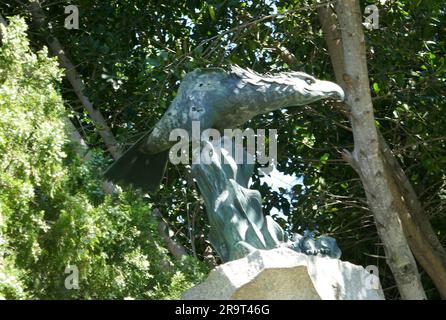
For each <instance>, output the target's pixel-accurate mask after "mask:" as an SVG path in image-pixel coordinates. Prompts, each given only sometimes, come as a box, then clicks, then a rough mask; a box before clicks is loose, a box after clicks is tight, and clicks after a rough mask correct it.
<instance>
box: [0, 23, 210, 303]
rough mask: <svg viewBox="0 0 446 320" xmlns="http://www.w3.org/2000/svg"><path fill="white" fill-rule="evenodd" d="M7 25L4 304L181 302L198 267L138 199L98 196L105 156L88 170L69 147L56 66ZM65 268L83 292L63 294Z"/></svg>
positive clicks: (2, 94) (0, 105)
mask: <svg viewBox="0 0 446 320" xmlns="http://www.w3.org/2000/svg"><path fill="white" fill-rule="evenodd" d="M10 22H11V25H10V26H9V27H8V29H7V32H6V33H4V37H3V43H2V46H1V47H0V81H1V85H2V86H1V89H0V113H1V114H2V117H1V119H0V153H1V156H0V167H1V170H0V186H1V190H2V192H1V194H0V221H1V225H0V227H1V229H0V237H1V238H0V240H1V242H0V298H24V297H27V298H121V299H122V298H178V297H179V294H180V293H181V292H182V290H184V289H185V288H187V287H188V286H190V285H191V283H193V281H197V280H198V279H200V276H201V275H202V274H203V273H202V270H201V269H200V268H202V267H200V265H199V264H197V263H196V262H194V261H193V260H192V259H189V258H185V259H184V260H182V261H173V260H172V259H170V258H169V256H168V254H167V250H166V249H165V248H164V247H163V246H162V240H161V239H159V238H158V236H157V232H156V230H157V229H156V228H157V223H158V222H157V220H156V219H155V218H154V217H153V216H152V215H151V205H150V203H148V202H147V201H145V200H144V199H143V198H142V197H141V195H140V194H138V193H135V192H133V191H127V192H121V193H119V194H117V195H115V196H110V195H105V194H104V193H103V192H102V191H101V186H100V178H99V176H98V173H99V172H101V171H102V170H103V168H102V167H101V165H102V166H103V164H104V163H105V162H104V160H103V159H102V157H103V156H102V152H96V153H95V154H94V155H93V160H91V161H90V162H89V163H88V164H84V163H83V162H82V161H81V160H80V159H79V157H77V156H76V154H75V153H73V151H72V146H70V145H69V143H68V140H67V137H66V133H65V130H64V123H65V122H64V121H65V120H64V119H65V118H66V117H67V113H66V111H65V108H64V105H63V101H62V99H61V96H60V93H59V92H58V89H57V85H58V82H59V80H60V76H61V72H60V70H59V69H58V67H57V64H56V62H55V60H54V59H50V58H48V57H47V52H46V50H41V51H38V52H37V53H36V54H34V53H33V52H31V51H30V49H29V43H28V41H27V39H26V29H25V27H26V25H25V23H24V21H23V20H22V19H18V18H11V20H10ZM4 31H5V30H4ZM69 266H76V268H77V269H78V271H79V289H71V290H68V289H67V288H66V287H65V279H66V278H67V277H68V276H69V275H70V274H71V273H70V272H67V273H65V269H66V268H67V267H69Z"/></svg>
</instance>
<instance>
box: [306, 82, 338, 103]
mask: <svg viewBox="0 0 446 320" xmlns="http://www.w3.org/2000/svg"><path fill="white" fill-rule="evenodd" d="M311 91H312V92H318V93H319V94H320V96H321V97H327V98H333V99H337V100H341V101H344V99H345V93H344V90H343V89H342V88H341V87H340V86H339V85H338V84H336V83H334V82H331V81H324V80H317V81H316V82H315V83H313V84H312V85H311Z"/></svg>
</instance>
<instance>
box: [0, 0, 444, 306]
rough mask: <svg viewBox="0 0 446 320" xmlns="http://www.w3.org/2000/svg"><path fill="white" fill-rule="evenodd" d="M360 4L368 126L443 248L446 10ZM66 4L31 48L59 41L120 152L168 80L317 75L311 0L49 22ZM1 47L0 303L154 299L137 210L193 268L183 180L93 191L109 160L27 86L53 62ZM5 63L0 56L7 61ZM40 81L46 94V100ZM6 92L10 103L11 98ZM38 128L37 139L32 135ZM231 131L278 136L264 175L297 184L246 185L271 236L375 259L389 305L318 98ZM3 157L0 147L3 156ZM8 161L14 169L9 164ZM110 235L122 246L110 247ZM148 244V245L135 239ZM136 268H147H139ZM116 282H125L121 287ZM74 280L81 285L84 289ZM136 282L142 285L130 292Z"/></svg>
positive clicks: (333, 121)
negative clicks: (221, 73) (85, 159)
mask: <svg viewBox="0 0 446 320" xmlns="http://www.w3.org/2000/svg"><path fill="white" fill-rule="evenodd" d="M10 2H11V3H9V4H8V2H6V3H5V4H1V5H0V8H1V9H2V11H3V12H4V14H6V15H7V16H8V17H9V16H12V15H16V14H19V15H22V16H24V17H27V18H29V13H28V11H27V9H26V7H24V6H21V5H17V2H16V1H13V0H11V1H10ZM360 2H361V5H362V7H363V8H364V6H366V5H368V4H376V5H377V6H378V8H379V15H380V19H379V29H372V30H368V31H366V37H367V39H366V40H367V50H368V51H367V54H368V57H367V58H368V63H369V76H370V79H371V84H372V90H373V95H374V107H375V111H376V123H377V125H378V126H379V128H380V129H381V131H382V133H383V135H384V136H385V138H386V140H387V141H388V142H389V144H390V146H391V147H392V149H393V150H394V152H395V154H396V155H397V157H398V160H399V161H400V163H401V164H402V166H403V168H404V169H405V170H406V174H407V175H408V177H410V180H411V182H412V184H413V186H414V188H415V190H416V192H417V194H418V195H419V197H420V199H421V201H422V202H423V204H424V207H425V210H426V212H427V213H428V214H429V217H430V218H431V222H432V224H433V227H434V229H435V232H436V233H437V235H438V237H439V238H440V240H441V241H442V243H443V245H446V239H445V234H446V222H445V221H446V219H445V201H446V199H445V196H446V171H445V168H446V166H445V164H446V156H445V152H444V150H445V147H446V145H445V144H446V142H445V141H446V140H445V139H446V137H445V135H444V128H445V125H446V123H445V121H446V120H445V119H446V117H445V101H444V96H445V92H446V90H445V88H446V66H445V60H444V56H445V35H446V25H445V21H446V18H445V14H446V5H445V4H444V3H443V2H441V1H436V0H426V1H410V0H395V1H384V0H383V1H379V2H378V1H371V0H362V1H360ZM67 4H71V1H58V2H57V3H54V2H51V1H48V2H45V1H43V5H42V6H43V9H44V12H45V15H46V17H47V20H48V21H47V22H49V23H50V24H51V26H52V28H51V31H50V30H49V29H48V28H41V29H38V28H36V27H33V32H30V33H29V34H28V36H29V38H30V39H31V40H32V46H33V48H32V50H33V51H34V52H36V51H37V50H40V49H41V48H42V47H43V46H44V45H45V44H46V38H47V36H48V35H49V33H50V32H51V33H52V34H53V35H55V36H57V37H58V38H59V39H60V40H61V42H62V44H63V45H64V47H65V48H66V51H67V52H68V53H69V56H70V58H71V59H72V62H73V64H74V65H75V66H76V70H77V71H78V72H79V74H80V75H81V77H82V79H83V80H84V81H85V83H86V87H87V90H86V91H85V94H86V95H87V96H88V97H89V98H90V99H91V100H92V101H93V102H94V104H95V106H96V107H97V108H98V109H99V110H100V111H101V113H102V114H103V115H104V116H105V118H106V119H107V123H108V124H109V126H110V127H111V129H112V131H113V133H114V134H115V136H116V138H117V139H118V140H119V142H120V143H121V144H122V146H123V147H127V146H128V145H130V144H131V143H133V142H135V141H136V140H137V139H138V138H139V137H140V136H141V134H143V133H144V132H145V131H147V130H148V129H150V128H151V127H152V126H153V125H154V124H155V123H156V121H157V120H158V119H159V117H160V115H161V114H162V113H163V112H164V110H165V109H166V108H167V106H168V105H169V102H170V101H171V100H172V99H173V97H174V96H175V94H176V89H177V88H178V82H179V80H181V78H182V77H183V76H184V74H185V73H186V72H188V71H191V70H193V69H194V68H196V67H206V66H219V67H226V66H228V65H229V64H231V63H232V64H234V63H236V64H239V65H240V66H242V67H250V68H252V69H254V70H256V71H259V72H269V71H289V70H302V71H306V72H308V73H311V74H314V75H316V76H318V77H319V78H324V79H329V80H330V79H333V72H332V69H331V66H330V59H329V56H328V54H327V51H326V49H325V47H326V45H325V42H324V39H323V36H322V32H321V30H320V23H319V20H318V15H317V11H316V9H315V1H310V0H294V1H282V0H265V1H258V0H254V1H239V0H226V1H202V0H193V1H175V3H174V4H173V2H172V3H169V2H166V1H145V0H141V1H140V0H134V1H133V0H132V1H110V0H79V1H77V2H76V5H77V6H78V7H79V13H80V21H79V23H80V26H79V30H75V29H72V30H69V29H66V28H64V27H63V26H64V19H65V16H66V15H64V7H65V5H67ZM268 15H272V16H270V17H268ZM30 20H31V19H29V21H30ZM10 37H11V38H12V36H10ZM17 39H22V40H17ZM23 39H24V38H23V35H22V36H21V37H19V36H18V35H16V36H15V40H11V44H10V45H9V46H10V47H12V46H17V47H18V48H19V49H20V46H22V47H23V46H25V45H24V44H20V43H22V42H23V41H24V40H23ZM7 48H8V47H7V46H4V45H3V47H2V52H3V53H2V54H3V56H2V58H1V60H0V63H1V68H2V69H1V70H2V79H1V80H2V89H1V90H2V91H1V95H0V98H1V99H0V101H6V102H4V103H2V104H1V105H0V108H1V110H2V112H5V113H7V114H8V115H9V113H8V112H10V113H11V115H9V117H13V115H12V113H13V112H16V113H18V112H20V111H19V110H20V108H17V106H22V109H23V114H22V113H20V114H17V115H16V116H15V118H10V119H17V120H14V121H11V120H9V121H6V120H5V124H4V125H5V126H6V127H2V128H1V131H0V134H3V133H4V132H7V133H6V137H4V138H3V140H0V144H1V146H2V147H1V148H2V158H1V159H2V160H1V161H2V164H1V165H2V172H1V173H0V174H1V177H2V178H1V180H0V182H1V183H2V184H5V185H6V186H7V188H3V186H2V189H1V190H2V193H1V195H0V197H1V202H0V203H2V204H1V205H2V206H3V207H4V208H5V209H3V207H2V210H1V211H0V214H1V216H3V229H2V230H3V231H2V239H3V242H2V243H3V245H1V244H0V245H1V246H2V247H0V248H3V249H1V250H7V251H8V252H7V253H5V252H3V255H2V256H3V257H7V258H6V260H5V261H3V263H1V264H0V277H1V276H2V274H6V275H8V281H6V282H0V285H2V284H1V283H6V284H7V286H8V288H10V289H7V290H9V291H7V292H13V295H14V296H20V294H21V293H20V288H24V291H25V292H28V291H30V292H32V294H34V295H35V296H39V295H43V296H44V295H45V294H47V296H48V297H55V296H59V295H63V294H69V295H70V294H72V295H73V296H75V295H76V294H79V295H82V296H84V297H95V295H100V296H103V295H106V294H109V296H116V297H123V296H127V295H128V296H135V297H148V296H156V295H157V294H159V292H160V291H156V290H155V289H153V288H157V285H156V284H155V282H156V283H158V282H159V283H160V285H159V286H158V287H160V288H161V287H162V286H164V287H163V288H165V287H166V286H169V281H170V280H169V279H170V275H162V276H161V275H160V276H159V278H158V275H159V273H158V271H156V270H153V268H155V266H157V265H158V263H157V262H156V261H159V260H160V259H168V258H167V256H166V254H165V252H164V251H163V250H161V248H160V246H159V245H158V246H156V245H155V243H159V242H158V240H157V239H156V232H155V230H154V222H153V220H152V219H153V217H151V215H150V208H151V207H155V206H156V207H159V208H160V209H161V212H163V215H164V218H165V220H166V221H168V222H169V225H170V227H171V228H172V229H173V231H174V233H175V237H174V238H175V240H176V241H178V242H179V243H181V244H183V245H184V246H185V247H186V248H187V249H188V253H190V255H191V256H196V257H198V259H199V260H204V257H205V255H206V252H208V251H207V250H206V248H207V247H208V246H209V243H208V242H207V240H206V238H207V228H208V226H207V222H206V219H205V210H204V207H203V205H202V203H201V202H200V200H199V192H198V191H197V189H196V188H195V186H193V185H191V184H190V179H189V177H190V176H189V173H188V168H187V167H184V166H170V167H169V170H168V173H167V176H166V178H165V180H164V187H163V189H161V190H160V192H159V193H158V194H157V195H156V196H152V197H145V198H141V197H140V196H138V195H137V194H136V193H132V191H128V192H124V193H122V194H120V195H119V197H118V198H113V197H110V196H104V195H103V194H102V192H101V191H100V187H99V177H98V174H97V172H98V171H100V170H101V169H102V168H105V167H106V166H107V164H108V163H110V158H109V155H108V154H107V153H106V152H105V153H104V152H101V151H100V150H106V147H105V146H104V145H103V142H102V141H101V139H100V138H99V135H98V134H97V130H96V129H95V127H94V125H93V123H92V121H91V118H90V117H89V116H88V114H87V113H86V111H85V110H84V108H83V107H82V105H81V104H80V102H79V100H78V99H77V97H76V96H75V95H74V93H73V90H72V87H71V86H70V84H69V83H68V82H67V81H63V82H62V84H61V85H60V86H55V85H54V84H51V86H48V85H44V84H43V83H45V81H43V82H42V81H41V80H40V79H41V78H43V79H46V83H53V82H52V81H53V80H52V78H53V77H56V76H57V74H58V71H57V70H56V69H55V67H54V64H53V63H50V62H48V61H49V60H47V59H44V58H43V57H44V56H45V54H43V53H40V54H38V55H37V56H36V55H33V54H32V53H31V52H29V51H28V49H26V50H25V49H23V50H25V51H26V52H28V53H27V54H28V55H29V56H30V57H31V56H34V57H39V58H33V59H34V60H32V59H31V60H32V61H29V62H28V64H26V63H24V62H23V61H22V60H21V59H26V58H25V57H19V56H17V57H16V58H15V59H16V60H12V59H13V58H12V57H10V56H8V54H9V55H13V54H16V52H17V50H19V49H14V50H13V49H11V48H10V49H9V51H8V49H7ZM23 48H24V47H23ZM23 50H22V51H23ZM8 52H9V53H8ZM8 59H9V60H8ZM11 61H16V63H15V65H14V64H13V62H11ZM18 61H22V62H20V63H19V62H18ZM33 61H34V62H33ZM27 65H32V66H34V67H31V66H30V67H29V68H30V70H31V71H32V70H35V72H34V73H32V72H31V71H30V70H27V71H25V70H24V69H23V68H25V67H26V66H27ZM19 66H20V67H19ZM33 68H34V69H33ZM3 70H10V72H6V71H5V72H4V71H3ZM20 70H22V71H20ZM20 72H23V75H22V76H21V75H20ZM30 72H31V73H30ZM33 77H34V78H33ZM3 79H6V80H3ZM14 79H15V80H14ZM20 79H21V81H24V82H26V83H27V84H26V85H25V84H23V85H21V87H20V89H18V88H19V87H18V85H15V86H13V85H10V86H9V87H8V85H7V84H8V82H7V80H9V81H19V80H20ZM33 79H34V80H35V81H32V80H33ZM3 81H5V82H4V83H5V84H6V85H3ZM41 86H43V87H41ZM10 87H11V89H8V88H10ZM55 88H60V94H58V93H57V92H56V91H55ZM4 90H11V92H14V93H15V95H12V94H10V92H4ZM28 90H34V91H28ZM45 90H49V91H48V92H47V91H45ZM60 96H62V97H63V100H64V101H63V104H64V106H65V107H64V108H63V106H62V101H61V100H60ZM14 97H16V98H14ZM12 99H16V100H17V99H18V100H19V101H21V100H20V99H22V100H23V103H22V104H19V103H18V102H17V101H16V100H14V102H13V100H12ZM26 99H31V101H25V100H26ZM51 101H52V102H51ZM12 103H14V108H13V106H12ZM33 105H40V106H41V110H40V111H37V110H36V112H35V114H34V110H35V109H36V107H32V106H33ZM8 106H9V107H8ZM48 106H51V107H48ZM30 108H33V109H32V110H33V112H30V110H31V109H30ZM4 109H5V110H13V111H8V112H6V111H3V110H4ZM63 110H68V112H69V113H70V114H71V115H72V120H73V122H74V123H75V125H76V126H77V128H78V129H79V132H81V133H82V135H83V137H84V139H85V140H86V141H87V143H88V145H89V146H90V148H92V149H95V150H98V151H96V154H97V156H95V161H94V163H93V164H90V165H89V166H93V167H89V166H85V165H82V164H81V163H80V160H79V159H77V158H76V157H75V156H74V155H72V154H70V152H69V151H67V150H66V147H65V144H64V141H63V135H62V134H61V133H60V132H59V131H60V130H61V128H62V124H61V120H60V119H61V118H60V116H61V115H62V114H63V112H64V111H63ZM39 112H40V113H39ZM25 115H26V116H25ZM51 119H52V120H51ZM1 121H4V119H2V120H1ZM2 123H3V122H2ZM49 123H51V130H47V129H44V126H45V124H47V126H49V125H50V124H49ZM57 123H59V124H57ZM2 125H3V124H2ZM247 125H248V126H250V127H254V128H278V129H279V155H278V157H279V166H278V168H279V170H280V171H282V172H284V173H286V174H296V175H298V176H300V177H301V180H299V183H296V184H293V185H291V186H290V188H289V190H285V189H282V190H280V191H279V192H277V191H271V190H270V186H268V185H266V184H261V183H260V180H259V177H257V176H256V177H254V181H255V183H254V186H253V187H254V188H258V189H260V191H261V192H262V196H263V203H264V209H265V212H269V211H270V210H271V209H272V208H277V209H279V210H281V211H282V212H283V213H284V215H285V216H286V217H287V220H286V221H285V220H284V219H282V218H280V217H276V218H277V220H278V222H279V223H280V224H281V225H282V226H284V227H286V228H287V229H292V230H293V231H299V232H301V231H302V230H303V229H306V228H309V229H317V230H319V232H321V233H329V234H331V235H333V236H334V237H336V238H337V239H338V242H339V244H340V247H341V249H342V250H343V259H344V260H348V261H351V262H353V263H356V264H360V265H364V266H366V265H370V264H375V265H377V266H378V267H379V268H380V278H381V281H382V284H383V287H384V289H385V293H386V295H387V297H388V298H398V292H397V290H396V288H395V284H394V280H393V277H392V275H391V273H390V271H389V269H388V267H387V266H386V263H385V261H384V259H383V256H384V252H383V249H382V246H381V244H380V240H379V238H378V236H377V234H376V229H375V226H374V222H373V217H372V214H371V212H370V210H369V209H368V207H367V203H366V200H365V195H364V191H363V188H362V185H361V183H360V181H359V178H358V176H357V175H356V174H355V172H354V171H353V169H352V168H351V167H349V166H348V165H347V164H346V163H344V161H343V160H342V159H341V156H340V150H342V149H343V148H346V149H350V150H351V149H352V146H353V141H352V134H351V132H350V130H349V123H348V121H347V118H346V117H345V115H344V114H343V113H342V112H340V110H339V109H338V108H336V106H335V105H334V104H333V103H332V102H324V103H322V102H321V103H316V104H314V105H311V106H307V107H303V108H290V109H289V110H286V112H281V111H277V112H274V113H272V114H268V115H263V116H259V117H257V118H256V119H253V120H252V121H251V122H250V123H248V124H247ZM9 127H12V129H8V128H9ZM26 128H28V129H26ZM31 128H32V129H31ZM6 130H9V131H6ZM0 137H1V136H0ZM3 144H5V147H3ZM6 144H7V145H6ZM3 148H4V149H3ZM45 148H46V149H45ZM3 150H7V152H6V155H5V153H4V151H3ZM64 154H66V155H67V156H64ZM10 157H15V158H16V159H19V160H17V161H14V162H11V161H10V160H8V159H10ZM188 181H189V182H188ZM3 190H7V192H4V191H3ZM68 208H69V209H68ZM67 225H72V226H75V227H74V229H70V228H68V227H67ZM86 225H88V227H85V226H86ZM57 230H59V231H57ZM61 230H65V231H64V232H66V233H67V234H65V233H64V232H62V231H61ZM70 230H74V231H70ZM76 230H77V231H76ZM92 230H93V231H92ZM112 230H115V231H112ZM76 232H78V234H75V233H76ZM113 232H115V234H113ZM92 234H93V236H92ZM68 235H70V236H68ZM124 235H128V238H127V237H124V239H121V238H120V237H121V236H124ZM149 235H150V236H151V237H153V238H154V240H153V241H152V240H150V241H149V240H148V236H149ZM70 239H71V240H70ZM5 242H6V245H5V244H4V243H5ZM56 244H57V245H56ZM50 248H52V250H50ZM74 248H76V249H74ZM59 250H60V251H61V252H59ZM160 250H161V251H160ZM144 256H146V257H150V259H144ZM4 259H5V258H4ZM115 259H116V260H115ZM143 261H149V266H148V267H147V268H146V269H145V267H144V263H145V262H144V263H143ZM154 261H155V262H154ZM69 263H71V264H74V263H77V264H79V266H84V265H85V266H86V267H85V268H86V269H85V271H84V272H81V275H83V276H84V277H86V278H85V279H88V281H86V282H85V283H86V284H85V286H86V287H85V288H82V290H79V292H77V293H76V292H65V291H63V290H62V291H60V290H58V288H53V287H51V286H52V285H55V284H57V285H63V283H62V284H61V282H60V281H59V282H58V281H54V277H60V278H63V277H64V274H63V269H64V268H65V266H66V264H69ZM105 265H107V266H108V267H105ZM48 266H51V267H48ZM124 269H125V270H127V271H126V272H123V271H124ZM36 270H39V271H38V272H37V271H36ZM99 270H100V271H99ZM128 270H132V271H131V272H130V271H128ZM146 270H147V271H146ZM174 270H177V269H175V268H174ZM32 272H34V276H31V274H32ZM129 272H130V273H129ZM96 273H97V276H96V277H94V276H93V274H96ZM37 274H41V276H39V277H36V275H37ZM119 274H120V275H121V276H117V275H119ZM129 274H130V275H131V276H130V279H124V278H123V277H124V276H128V275H129ZM9 275H15V276H16V277H15V278H11V277H10V276H9ZM88 275H89V276H88ZM151 276H155V278H153V277H151ZM52 277H53V278H52ZM178 277H179V278H178V279H180V278H181V276H178ZM37 279H39V280H38V281H37ZM104 279H107V281H106V280H104ZM141 279H144V280H146V281H141ZM176 279H177V278H176ZM111 280H113V281H117V283H119V285H118V284H116V288H119V289H116V290H112V289H109V290H107V289H104V288H103V287H102V286H104V285H105V284H106V283H108V284H110V285H111V283H110V281H111ZM184 281H185V282H187V281H190V280H189V278H187V280H184ZM423 282H424V286H425V289H426V292H427V294H428V296H429V297H430V298H436V297H438V294H437V292H436V291H435V288H434V287H433V285H432V284H431V282H430V280H429V279H428V278H427V277H425V276H424V274H423ZM83 283H84V282H83ZM87 283H90V284H91V286H90V285H88V289H87ZM142 283H143V284H144V285H145V287H140V285H141V284H142ZM30 288H31V289H30ZM95 288H96V289H95ZM4 290H6V289H4ZM147 290H148V291H147ZM150 290H152V291H150ZM153 290H155V291H153ZM4 292H6V291H4ZM143 292H144V293H143ZM148 292H153V293H148ZM156 292H158V293H156Z"/></svg>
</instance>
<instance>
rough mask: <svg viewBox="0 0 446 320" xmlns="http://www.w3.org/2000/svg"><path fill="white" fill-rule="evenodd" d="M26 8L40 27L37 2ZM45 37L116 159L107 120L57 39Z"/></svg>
mask: <svg viewBox="0 0 446 320" xmlns="http://www.w3.org/2000/svg"><path fill="white" fill-rule="evenodd" d="M28 9H29V11H30V12H31V15H32V18H33V20H34V22H35V24H36V26H38V27H41V26H42V25H43V22H44V21H45V15H44V13H43V11H42V8H41V7H40V5H39V3H38V2H30V4H29V5H28ZM46 38H47V43H48V46H49V48H50V50H51V52H52V53H53V54H54V55H55V56H57V57H58V59H59V64H60V66H61V67H62V68H64V69H65V75H66V76H67V78H68V80H69V81H70V83H71V85H72V87H73V89H74V92H75V93H76V95H77V97H78V99H79V100H80V102H81V103H82V105H83V106H84V107H85V109H86V110H87V112H88V114H89V116H90V117H91V119H92V120H93V123H94V124H95V126H96V129H97V130H98V132H99V135H100V136H101V138H102V139H103V140H104V143H105V146H106V147H107V150H108V151H109V152H110V154H111V155H112V156H113V158H114V159H115V160H116V159H118V158H119V156H120V155H121V151H120V149H119V145H118V142H117V141H116V139H115V137H114V135H113V133H112V132H111V130H110V128H109V127H108V125H107V122H106V121H105V119H104V117H103V116H102V114H101V112H100V111H99V110H98V109H96V108H94V107H93V103H92V102H91V101H90V100H89V99H88V97H87V96H85V95H84V93H83V92H84V90H85V85H84V83H83V81H82V79H81V78H80V76H79V74H78V73H77V72H76V68H75V67H74V65H73V64H72V63H71V61H70V59H68V57H67V55H66V53H65V51H64V50H63V47H62V45H61V44H60V42H59V40H58V39H57V38H56V37H53V36H49V37H46Z"/></svg>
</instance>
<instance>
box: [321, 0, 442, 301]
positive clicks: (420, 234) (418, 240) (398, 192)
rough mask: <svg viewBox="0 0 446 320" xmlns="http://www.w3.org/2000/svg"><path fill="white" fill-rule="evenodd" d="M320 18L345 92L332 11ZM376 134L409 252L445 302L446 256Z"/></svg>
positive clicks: (338, 36)
mask: <svg viewBox="0 0 446 320" xmlns="http://www.w3.org/2000/svg"><path fill="white" fill-rule="evenodd" d="M318 12H319V18H320V21H321V25H322V29H323V31H324V36H325V40H326V43H327V47H328V51H329V53H330V58H331V61H332V65H333V69H334V72H335V75H336V80H337V82H338V84H339V85H341V87H343V88H346V83H345V82H344V79H343V74H344V70H345V62H344V51H343V46H342V39H341V33H340V30H339V27H338V21H337V17H336V14H335V13H334V11H333V10H332V9H331V8H330V7H328V6H324V7H320V8H318ZM376 130H377V133H378V140H379V141H378V142H379V149H380V152H381V156H382V158H383V159H384V166H385V167H386V172H387V173H388V175H391V176H392V178H393V180H394V181H393V185H394V186H396V188H392V190H393V192H394V195H393V196H394V198H395V199H402V201H400V203H399V206H398V208H400V209H399V210H398V215H399V218H400V220H401V223H402V225H403V230H404V232H405V234H406V237H407V240H408V242H409V245H410V248H411V249H412V251H413V253H414V255H415V257H416V258H417V260H418V262H419V263H420V264H421V266H422V267H423V269H424V270H426V272H427V273H428V275H429V276H430V277H431V279H432V280H433V282H434V283H435V285H436V287H437V289H438V291H439V293H440V295H441V297H442V298H443V299H445V298H446V253H445V250H444V248H443V247H442V246H441V243H440V241H439V239H438V237H437V236H436V234H435V232H434V230H433V229H432V226H431V224H430V222H429V219H428V218H427V216H426V214H425V212H424V209H423V206H422V205H421V202H420V200H419V199H418V197H417V195H416V193H415V191H414V189H413V187H412V185H411V184H410V181H409V179H408V178H407V176H406V175H405V173H404V170H403V169H402V168H401V166H400V164H399V163H398V160H397V159H396V158H395V156H394V155H393V153H392V152H391V150H390V148H389V146H388V145H387V143H386V142H385V139H384V137H383V136H382V134H381V132H380V131H379V130H378V129H376Z"/></svg>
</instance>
